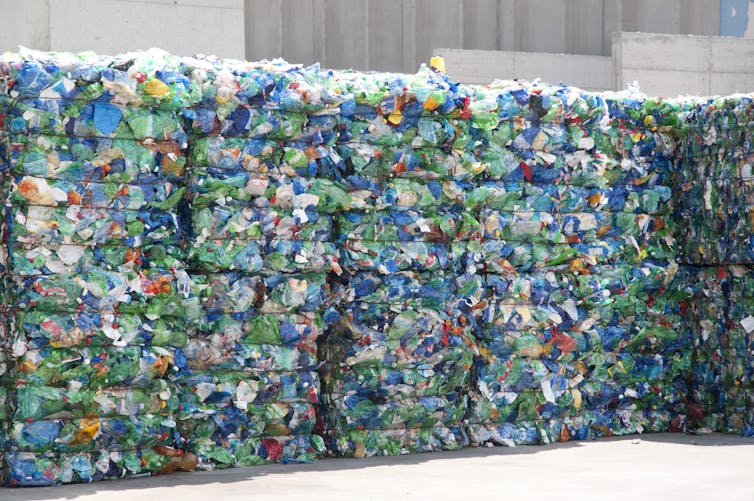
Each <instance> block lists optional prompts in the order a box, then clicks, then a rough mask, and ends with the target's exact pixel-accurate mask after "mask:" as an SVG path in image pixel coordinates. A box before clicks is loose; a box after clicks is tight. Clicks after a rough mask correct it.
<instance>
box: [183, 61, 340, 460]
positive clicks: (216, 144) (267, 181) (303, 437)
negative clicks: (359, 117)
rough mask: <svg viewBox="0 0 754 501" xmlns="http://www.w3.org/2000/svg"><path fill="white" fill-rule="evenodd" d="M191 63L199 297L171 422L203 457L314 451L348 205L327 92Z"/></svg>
mask: <svg viewBox="0 0 754 501" xmlns="http://www.w3.org/2000/svg"><path fill="white" fill-rule="evenodd" d="M195 65H196V66H195V67H194V68H193V69H192V70H191V72H190V75H191V78H192V80H193V81H194V82H195V83H196V85H197V88H198V90H199V91H200V92H201V93H202V98H201V101H200V103H199V104H198V105H197V106H196V107H195V108H193V109H191V110H187V112H186V117H187V119H188V127H189V128H190V130H191V133H192V141H191V144H190V153H189V158H190V163H191V167H190V181H189V203H190V220H191V233H192V234H191V241H190V245H189V248H188V259H189V264H190V267H191V279H192V284H193V287H194V288H195V291H196V295H197V296H198V297H199V298H200V300H201V308H202V309H201V314H200V316H198V317H197V318H195V319H192V326H191V328H190V329H189V336H190V341H189V344H188V347H187V350H186V357H187V360H188V366H189V369H188V370H187V371H186V372H185V373H181V374H179V375H178V377H177V378H176V381H178V383H179V386H180V390H179V394H180V398H181V400H182V402H183V404H182V408H181V412H180V413H179V418H178V426H179V430H180V432H181V435H182V436H183V438H184V439H185V447H186V448H187V450H190V451H192V452H194V453H196V454H197V455H198V457H199V460H200V467H201V468H207V469H210V468H222V467H229V466H243V465H249V464H257V463H262V462H274V461H282V462H295V461H310V460H313V459H314V458H316V457H318V456H320V455H321V454H322V452H323V451H324V445H323V443H322V439H321V437H320V436H318V435H315V434H314V428H315V425H316V423H317V414H316V405H317V404H318V402H319V391H320V385H319V377H318V374H317V372H316V370H317V367H318V364H319V359H318V354H317V340H318V339H319V338H320V337H321V336H322V335H323V332H324V329H325V319H324V315H323V314H324V309H325V307H326V306H327V304H328V302H329V300H330V295H331V294H330V285H329V283H328V280H327V275H328V273H331V272H332V273H335V272H337V270H338V264H337V248H336V247H335V245H334V243H333V234H332V213H333V212H335V211H337V210H339V209H340V207H342V206H344V204H345V205H347V204H348V203H349V202H348V200H349V199H348V193H347V192H346V191H345V190H343V188H341V187H340V186H339V185H338V184H336V183H334V182H333V181H332V179H333V176H334V174H333V172H334V170H335V169H336V168H337V166H336V164H337V163H338V162H339V160H338V158H337V156H336V155H335V153H334V150H333V149H332V144H333V143H334V140H335V137H336V130H335V127H336V125H337V113H338V108H337V106H336V104H334V103H336V101H335V100H334V99H333V97H332V96H331V95H330V93H329V92H328V90H327V89H326V87H325V86H324V85H322V83H321V82H320V81H319V78H320V76H319V74H318V72H316V71H307V70H303V69H301V68H299V67H294V66H289V65H286V64H284V63H281V64H274V63H269V64H252V63H244V62H235V61H224V62H222V64H221V63H218V62H216V61H212V60H203V61H197V62H196V63H195Z"/></svg>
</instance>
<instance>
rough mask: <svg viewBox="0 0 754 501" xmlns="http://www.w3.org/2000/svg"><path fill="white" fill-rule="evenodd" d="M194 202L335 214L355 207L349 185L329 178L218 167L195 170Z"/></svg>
mask: <svg viewBox="0 0 754 501" xmlns="http://www.w3.org/2000/svg"><path fill="white" fill-rule="evenodd" d="M188 188H189V190H190V191H191V199H192V202H193V203H194V204H195V205H196V206H203V205H207V204H210V203H212V202H216V201H217V200H222V199H224V200H225V202H226V203H228V202H231V201H233V202H248V203H249V204H250V205H252V206H254V207H277V208H281V209H292V210H295V209H301V210H317V211H321V212H325V213H331V212H334V211H337V210H339V209H347V208H350V206H351V198H350V196H349V194H348V192H347V191H346V188H345V187H344V186H342V185H340V184H339V183H336V182H334V181H330V180H328V179H320V178H305V177H293V178H288V177H282V176H270V175H267V174H252V173H247V172H240V173H235V172H234V173H230V174H226V173H224V172H222V171H220V172H216V171H215V170H214V169H211V168H210V169H206V170H205V169H198V168H194V169H192V170H191V176H190V181H189V185H188Z"/></svg>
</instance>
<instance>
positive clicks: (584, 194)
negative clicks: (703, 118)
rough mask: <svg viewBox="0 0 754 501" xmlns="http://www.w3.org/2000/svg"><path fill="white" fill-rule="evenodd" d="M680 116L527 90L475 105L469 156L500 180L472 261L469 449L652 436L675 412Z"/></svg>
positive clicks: (480, 93) (503, 92) (490, 94)
mask: <svg viewBox="0 0 754 501" xmlns="http://www.w3.org/2000/svg"><path fill="white" fill-rule="evenodd" d="M677 108H678V106H677V105H676V104H674V103H670V104H666V103H662V102H653V101H651V100H644V99H633V98H632V97H631V96H630V95H615V96H610V95H608V96H604V97H603V96H602V95H596V94H588V93H582V92H581V91H579V90H578V89H573V88H568V87H548V86H539V85H531V86H527V85H524V86H521V85H518V84H511V85H499V86H492V87H485V88H479V89H478V90H477V95H476V96H472V105H471V109H472V116H471V121H472V123H483V124H484V126H483V130H482V131H480V133H479V134H478V137H477V138H472V141H470V143H469V144H467V145H466V147H465V149H466V151H474V153H475V154H476V155H477V156H478V158H479V159H480V162H482V165H483V166H484V167H485V169H484V171H485V172H486V176H487V177H488V178H490V179H494V180H496V181H497V182H496V186H495V188H494V189H495V190H496V191H495V192H494V193H496V194H495V195H494V196H491V194H492V193H493V192H492V191H488V192H486V193H489V194H488V195H486V196H484V197H482V196H480V197H478V200H479V208H478V209H477V210H478V211H479V214H480V215H479V217H480V220H481V223H482V229H483V235H482V240H481V242H480V248H479V250H478V251H477V252H476V253H470V254H469V256H468V257H469V263H468V265H469V267H473V268H474V269H476V270H478V273H481V274H482V276H483V277H484V280H483V282H484V284H485V294H483V295H481V301H480V302H479V303H478V304H475V305H473V306H472V307H471V308H470V310H471V313H472V315H473V318H474V323H475V332H476V333H477V337H478V343H479V350H480V352H481V356H480V358H479V359H478V361H477V363H476V364H475V378H474V381H475V383H474V386H475V391H474V393H473V394H472V406H471V412H470V415H469V418H468V427H469V435H470V437H471V439H472V442H474V443H477V444H479V443H496V444H508V445H512V444H521V443H524V444H527V443H538V442H544V443H548V442H551V441H557V440H568V439H572V438H575V439H583V438H587V437H594V436H601V435H611V434H626V433H635V432H641V431H661V430H667V429H669V428H670V427H671V426H672V425H671V422H673V420H674V419H675V418H676V417H677V416H678V415H679V414H681V413H682V411H683V408H682V402H681V400H680V398H679V396H678V392H677V390H676V384H677V382H678V381H677V380H678V379H679V377H678V374H679V371H680V370H681V369H682V368H683V367H684V366H685V365H688V357H687V355H686V354H685V353H684V352H683V350H682V348H683V345H684V339H683V337H682V336H681V335H680V334H679V329H680V325H679V321H680V317H679V315H678V311H677V310H678V306H677V304H676V302H675V301H674V300H673V299H672V298H671V295H670V294H668V292H667V291H666V285H668V283H669V282H670V280H671V279H672V277H673V275H674V272H675V270H676V268H677V266H676V264H675V263H674V261H673V245H674V240H673V222H672V220H671V217H672V213H671V210H670V206H669V202H670V199H671V187H670V181H669V174H670V171H671V168H672V162H671V160H672V158H673V155H674V154H675V145H676V141H675V137H674V128H675V126H676V124H677V117H676V115H677V111H678V110H677ZM476 113H478V116H476ZM484 187H485V184H481V185H480V189H482V188H484ZM501 201H504V202H505V203H504V204H500V202H501ZM493 204H494V205H493ZM681 379H682V378H681ZM675 424H678V420H676V422H675Z"/></svg>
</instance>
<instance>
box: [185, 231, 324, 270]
mask: <svg viewBox="0 0 754 501" xmlns="http://www.w3.org/2000/svg"><path fill="white" fill-rule="evenodd" d="M187 254H188V255H187V260H188V262H189V263H190V265H191V267H192V269H194V270H196V271H206V272H220V271H226V270H232V271H239V272H245V273H264V272H268V273H275V272H284V273H306V272H314V271H320V270H328V269H330V268H338V265H337V259H338V249H337V247H336V245H335V243H333V242H325V241H310V240H290V239H286V238H272V239H264V240H263V239H252V240H242V239H210V240H205V241H203V242H196V243H195V244H194V245H192V246H191V247H190V248H189V249H188V252H187Z"/></svg>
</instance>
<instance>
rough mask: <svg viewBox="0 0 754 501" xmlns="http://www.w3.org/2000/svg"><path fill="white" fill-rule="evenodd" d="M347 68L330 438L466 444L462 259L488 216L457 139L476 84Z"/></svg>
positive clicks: (403, 444)
mask: <svg viewBox="0 0 754 501" xmlns="http://www.w3.org/2000/svg"><path fill="white" fill-rule="evenodd" d="M334 78H335V80H336V81H337V83H338V84H339V85H340V86H342V91H341V93H342V95H343V96H345V97H344V99H346V100H345V102H344V103H343V104H342V105H341V106H340V115H339V132H340V133H339V136H338V142H337V150H338V153H339V154H340V156H341V157H342V158H343V160H344V162H345V167H344V170H342V171H341V174H342V176H343V178H344V182H345V183H346V184H347V186H348V188H349V190H350V192H351V195H352V204H353V208H352V210H350V211H346V212H343V213H340V214H337V215H336V217H335V228H336V231H337V237H338V244H339V247H340V251H341V265H342V267H343V270H344V271H343V274H342V275H341V276H340V277H339V279H338V282H339V283H338V286H337V288H338V294H339V298H340V299H339V307H338V312H337V313H338V315H339V321H338V322H336V323H334V324H333V325H332V327H331V329H330V331H329V334H328V337H327V339H326V340H325V342H324V343H323V344H322V352H323V359H324V360H326V364H327V365H326V366H325V368H324V370H323V374H324V378H323V384H324V391H323V397H324V404H325V405H324V413H325V429H326V439H327V443H328V446H329V447H330V448H331V450H332V452H333V453H334V454H337V455H345V456H356V457H364V456H372V455H388V454H405V453H410V452H423V451H430V450H438V449H456V448H459V447H462V446H464V445H466V444H467V443H468V439H467V437H466V433H465V430H464V428H463V426H462V425H463V419H464V417H465V415H466V413H467V411H468V390H469V383H470V369H471V364H472V359H473V356H474V353H475V351H476V349H475V346H474V343H473V338H472V336H471V331H470V324H469V323H468V322H466V318H465V316H464V314H463V313H462V312H461V311H460V310H459V302H461V301H462V300H463V298H464V297H467V296H473V294H475V293H476V292H477V291H478V290H479V287H478V285H476V286H475V285H474V283H475V280H476V278H475V277H473V276H466V275H464V273H465V271H464V269H463V263H462V258H463V256H464V254H465V248H466V244H467V242H468V241H469V239H470V238H471V237H473V235H474V232H475V231H476V227H477V226H478V225H477V223H476V221H475V220H474V219H473V217H469V216H468V215H467V214H466V213H465V211H464V210H463V206H462V204H460V203H459V201H460V198H459V197H461V198H462V195H463V185H462V184H459V183H462V182H463V180H464V178H466V177H468V176H469V175H471V172H473V170H474V168H475V166H474V165H472V164H471V163H470V162H468V161H467V159H466V158H465V156H464V152H463V151H462V150H460V149H455V148H454V146H453V144H454V142H455V141H456V140H458V138H459V137H463V136H465V135H467V134H468V130H469V122H468V119H467V118H468V117H467V116H466V114H467V112H468V104H469V99H468V95H467V94H466V93H465V91H464V90H463V89H462V88H459V87H456V86H455V85H453V84H452V83H450V82H448V81H447V79H446V78H445V77H443V76H441V75H438V74H435V73H434V72H432V71H430V70H428V69H426V68H424V69H423V70H421V71H420V72H419V73H418V74H417V75H413V76H408V75H392V74H381V75H364V74H359V73H339V74H336V75H335V77H334ZM451 151H452V153H451Z"/></svg>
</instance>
